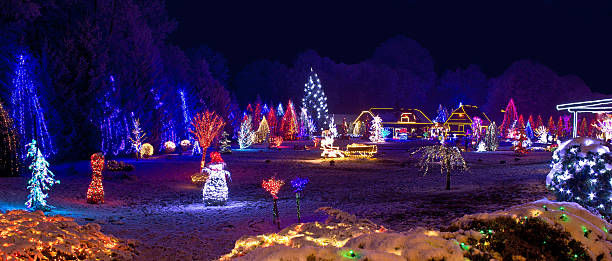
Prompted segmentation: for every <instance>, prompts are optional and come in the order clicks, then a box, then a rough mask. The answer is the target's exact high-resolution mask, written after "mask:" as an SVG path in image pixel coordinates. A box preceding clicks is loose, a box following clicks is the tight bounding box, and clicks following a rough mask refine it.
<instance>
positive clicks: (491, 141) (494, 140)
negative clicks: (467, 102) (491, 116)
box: [484, 122, 499, 151]
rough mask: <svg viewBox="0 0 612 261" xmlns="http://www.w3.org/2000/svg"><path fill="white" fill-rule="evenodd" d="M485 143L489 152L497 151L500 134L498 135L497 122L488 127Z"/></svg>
mask: <svg viewBox="0 0 612 261" xmlns="http://www.w3.org/2000/svg"><path fill="white" fill-rule="evenodd" d="M484 142H485V147H486V149H487V150H488V151H496V150H497V147H498V146H499V134H498V133H497V126H495V122H491V125H489V127H487V130H486V131H485V137H484Z"/></svg>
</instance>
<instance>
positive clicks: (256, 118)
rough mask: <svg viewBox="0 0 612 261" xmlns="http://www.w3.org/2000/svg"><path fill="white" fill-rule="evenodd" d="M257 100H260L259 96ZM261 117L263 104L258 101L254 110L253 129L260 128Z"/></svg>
mask: <svg viewBox="0 0 612 261" xmlns="http://www.w3.org/2000/svg"><path fill="white" fill-rule="evenodd" d="M257 98H258V100H259V95H258V97H257ZM261 117H262V115H261V102H259V101H258V102H257V103H256V104H255V110H253V128H258V127H259V126H260V125H259V123H260V121H261Z"/></svg>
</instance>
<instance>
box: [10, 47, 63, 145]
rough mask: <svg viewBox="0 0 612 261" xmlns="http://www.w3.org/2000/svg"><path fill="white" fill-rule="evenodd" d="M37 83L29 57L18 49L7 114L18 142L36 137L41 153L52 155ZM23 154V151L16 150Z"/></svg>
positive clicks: (24, 141) (31, 60) (31, 59)
mask: <svg viewBox="0 0 612 261" xmlns="http://www.w3.org/2000/svg"><path fill="white" fill-rule="evenodd" d="M39 85H40V84H39V82H38V81H37V80H36V79H35V74H34V65H33V58H32V57H31V56H30V55H28V53H26V52H22V53H21V54H19V55H18V56H17V63H16V65H15V73H14V75H13V81H12V91H11V114H12V118H13V120H14V124H15V130H16V131H17V133H18V134H19V137H20V139H21V141H22V144H24V143H26V142H27V141H29V140H33V139H37V140H39V141H40V142H39V146H40V150H41V151H42V154H43V155H45V156H49V155H52V154H55V150H54V148H53V143H52V142H51V136H50V135H49V131H48V129H47V123H46V121H45V115H44V112H43V108H42V107H41V104H40V100H39V95H38V86H39ZM25 154H26V153H25V152H24V151H22V152H21V153H20V155H24V156H25Z"/></svg>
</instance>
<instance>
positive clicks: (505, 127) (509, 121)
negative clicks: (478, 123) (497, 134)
mask: <svg viewBox="0 0 612 261" xmlns="http://www.w3.org/2000/svg"><path fill="white" fill-rule="evenodd" d="M517 120H518V115H517V113H516V107H515V106H514V100H512V98H510V101H509V102H508V105H507V106H506V110H505V111H504V121H503V122H502V124H501V126H499V128H500V130H501V135H502V137H508V132H509V130H510V129H511V128H512V126H513V125H514V122H516V121H517Z"/></svg>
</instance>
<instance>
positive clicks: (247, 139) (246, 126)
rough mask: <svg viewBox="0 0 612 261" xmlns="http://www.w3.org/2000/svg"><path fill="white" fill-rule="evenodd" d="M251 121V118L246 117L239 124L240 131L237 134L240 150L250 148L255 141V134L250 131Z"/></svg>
mask: <svg viewBox="0 0 612 261" xmlns="http://www.w3.org/2000/svg"><path fill="white" fill-rule="evenodd" d="M251 121H252V118H251V116H246V117H244V119H243V120H242V123H241V124H240V131H239V132H238V146H240V149H246V148H248V147H251V145H252V144H253V140H254V139H255V133H254V132H253V131H252V130H251Z"/></svg>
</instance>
